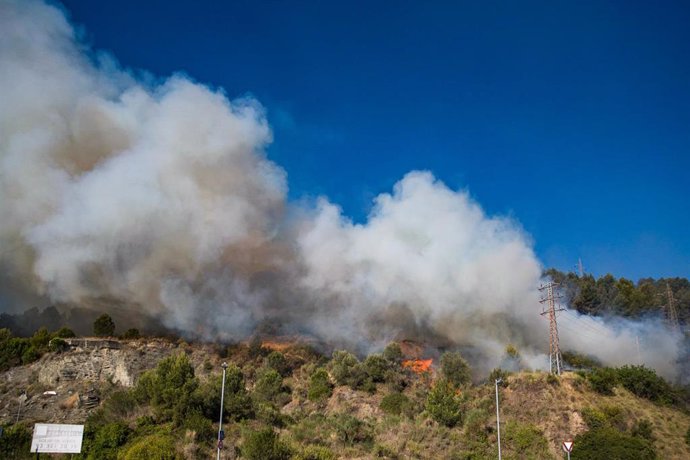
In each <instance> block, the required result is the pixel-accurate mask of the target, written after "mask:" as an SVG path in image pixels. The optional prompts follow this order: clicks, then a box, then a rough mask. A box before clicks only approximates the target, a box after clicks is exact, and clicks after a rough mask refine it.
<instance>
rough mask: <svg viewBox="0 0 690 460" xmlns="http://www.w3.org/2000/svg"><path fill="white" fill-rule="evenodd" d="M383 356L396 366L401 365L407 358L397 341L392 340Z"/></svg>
mask: <svg viewBox="0 0 690 460" xmlns="http://www.w3.org/2000/svg"><path fill="white" fill-rule="evenodd" d="M383 357H384V358H385V359H386V361H388V362H390V363H391V364H394V365H396V366H400V365H401V364H402V362H403V359H405V357H404V356H403V352H402V349H401V348H400V345H399V344H397V343H396V342H391V343H389V344H388V346H386V348H385V349H384V350H383Z"/></svg>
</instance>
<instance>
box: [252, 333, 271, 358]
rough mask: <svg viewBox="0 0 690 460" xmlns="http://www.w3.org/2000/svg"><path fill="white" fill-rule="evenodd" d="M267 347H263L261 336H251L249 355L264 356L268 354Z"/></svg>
mask: <svg viewBox="0 0 690 460" xmlns="http://www.w3.org/2000/svg"><path fill="white" fill-rule="evenodd" d="M266 351H267V350H266V349H265V348H264V347H263V344H262V341H261V337H259V336H258V335H255V336H254V337H252V338H251V340H250V341H249V349H248V353H249V357H250V358H259V357H261V356H264V355H265V354H266Z"/></svg>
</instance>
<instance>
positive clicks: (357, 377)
mask: <svg viewBox="0 0 690 460" xmlns="http://www.w3.org/2000/svg"><path fill="white" fill-rule="evenodd" d="M328 367H329V370H330V372H331V375H332V376H333V378H334V379H335V381H336V382H337V383H338V385H348V386H349V387H350V388H352V389H353V390H367V391H372V390H375V389H376V387H375V386H374V385H373V381H372V380H371V378H370V377H369V376H368V375H367V371H366V368H365V366H364V365H363V364H362V363H360V362H359V360H358V359H357V357H356V356H355V355H353V354H352V353H350V352H348V351H343V350H339V351H335V352H333V358H332V359H331V361H330V363H328Z"/></svg>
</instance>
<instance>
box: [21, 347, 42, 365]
mask: <svg viewBox="0 0 690 460" xmlns="http://www.w3.org/2000/svg"><path fill="white" fill-rule="evenodd" d="M40 357H41V352H40V351H38V350H37V349H36V348H35V347H34V346H33V345H29V347H28V348H26V349H25V350H24V353H22V364H29V363H33V362H34V361H37V360H38V358H40Z"/></svg>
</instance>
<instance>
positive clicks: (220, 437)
mask: <svg viewBox="0 0 690 460" xmlns="http://www.w3.org/2000/svg"><path fill="white" fill-rule="evenodd" d="M221 367H222V368H223V383H222V384H221V390H220V420H219V421H218V455H217V456H216V459H217V460H220V449H221V447H223V438H224V437H225V436H224V434H223V399H224V398H225V370H226V369H227V368H228V363H223V364H222V365H221Z"/></svg>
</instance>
